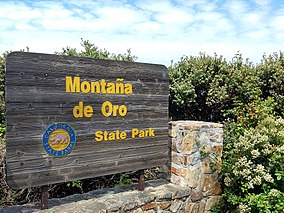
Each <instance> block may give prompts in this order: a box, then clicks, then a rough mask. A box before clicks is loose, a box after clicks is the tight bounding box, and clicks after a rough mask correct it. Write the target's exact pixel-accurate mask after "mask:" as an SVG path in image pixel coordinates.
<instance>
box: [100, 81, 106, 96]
mask: <svg viewBox="0 0 284 213" xmlns="http://www.w3.org/2000/svg"><path fill="white" fill-rule="evenodd" d="M101 86H102V93H103V94H105V93H106V81H105V79H102V80H101Z"/></svg>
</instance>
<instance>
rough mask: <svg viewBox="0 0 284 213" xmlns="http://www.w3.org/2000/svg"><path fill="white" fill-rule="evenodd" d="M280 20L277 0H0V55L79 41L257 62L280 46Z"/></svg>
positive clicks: (167, 59) (283, 11)
mask: <svg viewBox="0 0 284 213" xmlns="http://www.w3.org/2000/svg"><path fill="white" fill-rule="evenodd" d="M283 23H284V1H282V0H175V1H170V0H160V1H158V0H137V1H135V0H131V1H127V0H119V1H115V0H62V1H59V0H48V1H42V0H21V1H16V0H14V1H13V0H11V1H9V0H8V1H7V0H0V30H1V33H0V53H3V52H4V51H6V50H13V51H16V50H20V49H25V47H29V49H30V51H31V52H41V53H54V52H55V51H60V50H61V48H62V47H66V46H71V47H76V48H77V49H78V50H80V42H81V38H83V39H85V40H90V42H91V43H94V44H96V46H98V47H99V48H106V49H107V50H108V51H109V52H113V53H124V52H126V50H127V49H129V48H130V49H131V50H132V53H133V54H134V55H136V56H138V60H137V61H141V62H148V63H159V64H164V65H166V66H169V65H170V63H171V60H173V61H174V62H177V61H178V60H179V59H180V57H182V56H184V55H187V56H189V55H198V53H199V52H205V53H207V54H209V55H213V54H214V53H217V54H218V55H223V56H224V57H226V58H227V59H228V60H231V59H232V57H233V56H234V54H236V53H237V52H238V51H239V52H240V53H242V54H243V56H244V58H250V59H251V60H252V61H253V62H255V63H258V62H260V60H261V58H262V55H263V54H271V53H273V52H278V51H280V50H284V49H283V48H284V25H283Z"/></svg>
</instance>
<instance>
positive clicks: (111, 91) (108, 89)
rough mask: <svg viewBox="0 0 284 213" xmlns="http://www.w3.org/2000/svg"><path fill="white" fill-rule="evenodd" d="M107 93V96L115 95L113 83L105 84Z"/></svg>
mask: <svg viewBox="0 0 284 213" xmlns="http://www.w3.org/2000/svg"><path fill="white" fill-rule="evenodd" d="M107 87H108V88H107V93H108V94H115V85H114V83H112V82H110V83H108V84H107Z"/></svg>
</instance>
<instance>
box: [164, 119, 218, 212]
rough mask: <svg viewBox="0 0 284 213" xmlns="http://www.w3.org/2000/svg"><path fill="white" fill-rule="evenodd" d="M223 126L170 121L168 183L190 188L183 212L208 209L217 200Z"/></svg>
mask: <svg viewBox="0 0 284 213" xmlns="http://www.w3.org/2000/svg"><path fill="white" fill-rule="evenodd" d="M222 127H223V126H222V125H221V124H217V123H208V122H197V121H175V122H171V123H170V127H169V144H170V149H171V151H170V153H171V157H170V158H171V159H170V162H171V163H170V170H171V178H170V180H171V182H172V183H174V184H176V185H178V186H181V187H184V188H187V189H190V190H191V193H190V196H189V198H188V200H187V205H189V206H191V207H192V209H188V211H187V212H189V213H190V212H196V211H195V210H193V209H199V211H198V212H206V211H208V210H210V208H211V207H212V205H214V204H215V203H217V202H218V201H219V199H220V194H221V193H222V189H221V183H220V178H221V169H222V161H221V157H222V149H223V128H222Z"/></svg>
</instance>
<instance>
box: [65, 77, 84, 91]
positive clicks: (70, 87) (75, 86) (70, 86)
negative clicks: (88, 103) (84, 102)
mask: <svg viewBox="0 0 284 213" xmlns="http://www.w3.org/2000/svg"><path fill="white" fill-rule="evenodd" d="M65 84H66V85H65V86H66V92H80V77H74V79H73V81H72V77H71V76H66V83H65Z"/></svg>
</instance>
